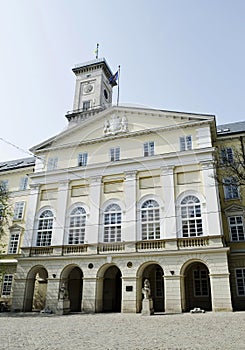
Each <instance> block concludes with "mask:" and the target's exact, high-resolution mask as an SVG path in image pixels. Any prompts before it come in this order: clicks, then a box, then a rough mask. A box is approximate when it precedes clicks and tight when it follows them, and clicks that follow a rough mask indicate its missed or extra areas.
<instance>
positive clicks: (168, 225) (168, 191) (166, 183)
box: [161, 166, 176, 238]
mask: <svg viewBox="0 0 245 350" xmlns="http://www.w3.org/2000/svg"><path fill="white" fill-rule="evenodd" d="M161 183H162V188H163V199H164V203H165V208H164V212H165V215H164V238H176V210H175V184H174V166H168V167H162V168H161Z"/></svg>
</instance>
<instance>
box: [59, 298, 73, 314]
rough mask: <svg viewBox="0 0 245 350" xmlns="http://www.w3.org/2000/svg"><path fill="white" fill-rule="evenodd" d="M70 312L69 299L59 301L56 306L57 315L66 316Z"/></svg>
mask: <svg viewBox="0 0 245 350" xmlns="http://www.w3.org/2000/svg"><path fill="white" fill-rule="evenodd" d="M69 312H70V300H69V299H60V300H58V304H57V311H56V313H57V314H58V315H67V314H69Z"/></svg>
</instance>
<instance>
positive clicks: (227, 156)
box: [220, 147, 234, 164]
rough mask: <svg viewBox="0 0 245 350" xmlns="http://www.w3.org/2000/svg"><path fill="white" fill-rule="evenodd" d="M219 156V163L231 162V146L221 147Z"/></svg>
mask: <svg viewBox="0 0 245 350" xmlns="http://www.w3.org/2000/svg"><path fill="white" fill-rule="evenodd" d="M220 157H221V163H223V164H226V163H228V164H229V163H233V161H234V158H233V150H232V148H231V147H227V148H223V149H222V150H221V152H220Z"/></svg>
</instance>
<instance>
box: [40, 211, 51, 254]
mask: <svg viewBox="0 0 245 350" xmlns="http://www.w3.org/2000/svg"><path fill="white" fill-rule="evenodd" d="M53 223H54V215H53V213H52V211H51V210H45V211H44V212H42V214H41V215H40V216H39V219H38V228H37V242H36V245H37V246H40V247H44V246H50V245H51V240H52V231H53Z"/></svg>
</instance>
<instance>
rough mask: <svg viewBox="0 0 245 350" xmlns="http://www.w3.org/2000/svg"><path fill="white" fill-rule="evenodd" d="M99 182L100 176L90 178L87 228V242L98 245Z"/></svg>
mask: <svg viewBox="0 0 245 350" xmlns="http://www.w3.org/2000/svg"><path fill="white" fill-rule="evenodd" d="M101 180H102V176H95V177H91V178H90V181H91V182H90V195H89V199H90V216H89V225H88V227H87V241H88V243H90V244H92V243H98V239H99V227H100V225H99V224H100V200H101Z"/></svg>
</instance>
